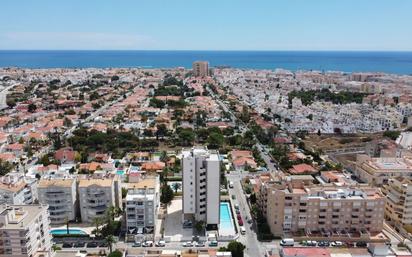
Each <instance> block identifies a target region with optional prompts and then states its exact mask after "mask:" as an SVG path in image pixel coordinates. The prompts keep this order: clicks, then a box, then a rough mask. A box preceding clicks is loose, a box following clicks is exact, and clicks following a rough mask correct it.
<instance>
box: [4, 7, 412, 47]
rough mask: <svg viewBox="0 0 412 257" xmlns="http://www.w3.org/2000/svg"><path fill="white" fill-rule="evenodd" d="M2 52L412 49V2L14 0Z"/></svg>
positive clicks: (6, 10) (8, 9)
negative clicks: (21, 50) (49, 50)
mask: <svg viewBox="0 0 412 257" xmlns="http://www.w3.org/2000/svg"><path fill="white" fill-rule="evenodd" d="M0 9H1V15H0V24H1V25H0V49H3V50H7V49H85V50H89V49H101V50H107V49H119V50H126V49H132V50H133V49H143V50H145V49H162V50H389V51H393V50H395V51H396V50H398V51H400V50H412V14H411V13H412V1H409V0H253V1H252V0H9V1H2V3H1V4H0Z"/></svg>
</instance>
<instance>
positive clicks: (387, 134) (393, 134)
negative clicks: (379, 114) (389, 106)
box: [383, 130, 401, 140]
mask: <svg viewBox="0 0 412 257" xmlns="http://www.w3.org/2000/svg"><path fill="white" fill-rule="evenodd" d="M400 134H401V132H399V131H396V130H387V131H385V132H383V136H384V137H388V138H390V139H392V140H396V139H397V138H398V137H399V135H400Z"/></svg>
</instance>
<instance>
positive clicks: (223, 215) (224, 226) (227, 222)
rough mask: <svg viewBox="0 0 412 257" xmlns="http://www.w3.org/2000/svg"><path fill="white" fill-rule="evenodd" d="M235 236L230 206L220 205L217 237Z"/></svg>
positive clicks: (226, 204) (226, 203)
mask: <svg viewBox="0 0 412 257" xmlns="http://www.w3.org/2000/svg"><path fill="white" fill-rule="evenodd" d="M234 234H236V231H235V226H234V224H233V219H232V213H231V212H230V204H229V203H228V202H221V203H220V221H219V235H221V236H231V235H234Z"/></svg>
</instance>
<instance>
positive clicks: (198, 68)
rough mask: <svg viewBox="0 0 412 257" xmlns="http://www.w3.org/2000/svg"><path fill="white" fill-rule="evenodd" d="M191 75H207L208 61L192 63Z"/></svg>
mask: <svg viewBox="0 0 412 257" xmlns="http://www.w3.org/2000/svg"><path fill="white" fill-rule="evenodd" d="M192 68H193V75H194V76H195V77H207V76H208V75H209V63H208V62H205V61H196V62H194V63H193V65H192Z"/></svg>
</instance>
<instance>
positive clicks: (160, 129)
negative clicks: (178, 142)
mask: <svg viewBox="0 0 412 257" xmlns="http://www.w3.org/2000/svg"><path fill="white" fill-rule="evenodd" d="M156 128H157V131H156V139H159V137H161V138H164V137H165V136H166V135H167V127H166V125H165V124H158V125H157V126H156Z"/></svg>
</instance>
